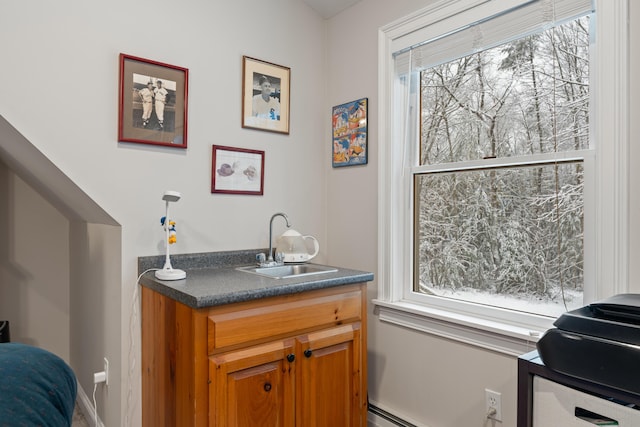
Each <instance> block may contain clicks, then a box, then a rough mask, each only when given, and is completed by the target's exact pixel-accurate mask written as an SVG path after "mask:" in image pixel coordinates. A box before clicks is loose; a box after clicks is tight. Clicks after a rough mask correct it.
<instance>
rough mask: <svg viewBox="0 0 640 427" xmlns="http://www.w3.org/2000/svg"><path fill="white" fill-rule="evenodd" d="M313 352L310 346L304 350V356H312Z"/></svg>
mask: <svg viewBox="0 0 640 427" xmlns="http://www.w3.org/2000/svg"><path fill="white" fill-rule="evenodd" d="M312 354H313V351H312V350H311V349H310V348H308V349H306V350H305V351H304V357H306V358H307V359H308V358H309V357H311V355H312Z"/></svg>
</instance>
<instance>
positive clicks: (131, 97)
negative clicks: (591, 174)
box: [118, 53, 189, 148]
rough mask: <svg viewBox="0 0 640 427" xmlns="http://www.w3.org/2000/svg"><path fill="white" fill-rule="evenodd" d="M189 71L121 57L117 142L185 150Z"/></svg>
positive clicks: (140, 59)
mask: <svg viewBox="0 0 640 427" xmlns="http://www.w3.org/2000/svg"><path fill="white" fill-rule="evenodd" d="M188 87H189V70H188V69H187V68H183V67H178V66H175V65H170V64H165V63H162V62H158V61H152V60H149V59H144V58H139V57H136V56H131V55H126V54H124V53H121V54H120V93H119V109H118V141H119V142H135V143H138V144H152V145H161V146H165V147H174V148H187V110H188V108H187V107H188V102H187V97H188Z"/></svg>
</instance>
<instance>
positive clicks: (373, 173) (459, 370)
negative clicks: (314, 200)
mask: <svg viewBox="0 0 640 427" xmlns="http://www.w3.org/2000/svg"><path fill="white" fill-rule="evenodd" d="M434 2H435V1H432V0H422V1H419V0H395V1H393V2H389V1H386V0H363V1H361V2H359V3H357V4H356V5H354V6H353V7H351V8H349V9H348V10H346V11H345V12H343V13H341V14H339V15H338V16H336V17H334V18H332V19H330V20H329V21H328V29H327V34H328V43H327V49H328V63H329V64H330V65H331V67H330V69H329V74H328V87H329V104H330V105H337V104H340V103H342V102H346V101H350V100H353V99H357V98H360V97H365V96H366V97H369V101H370V105H369V114H370V119H369V132H370V134H369V148H370V153H371V157H370V160H369V161H370V163H369V165H368V166H367V167H365V168H355V167H354V168H342V169H335V170H332V169H331V168H330V167H329V166H327V171H328V172H327V186H328V187H327V193H328V194H329V195H330V196H329V200H328V211H327V224H328V242H329V247H328V254H329V262H330V263H331V264H339V265H349V266H353V267H356V268H361V269H364V270H369V271H374V272H375V271H377V240H376V234H377V230H378V228H377V226H378V225H377V219H378V218H377V195H376V194H377V162H378V159H377V157H376V155H377V148H378V135H377V125H378V107H379V105H378V102H377V101H378V98H377V89H378V81H377V66H378V57H377V32H378V29H379V28H380V27H381V26H383V25H385V24H388V23H391V22H393V21H395V20H397V19H399V18H401V17H403V16H406V15H408V14H410V13H411V12H414V11H416V10H418V9H421V8H423V7H426V6H427V5H429V4H431V3H434ZM629 3H630V4H631V7H632V8H631V12H632V13H631V19H630V22H631V23H632V40H631V49H630V53H631V63H632V66H633V67H634V68H637V67H638V65H639V62H638V61H639V58H640V55H638V49H637V44H638V43H637V40H639V39H638V37H639V35H638V34H637V32H638V26H637V24H636V26H635V27H633V23H637V22H640V21H639V20H638V18H640V12H639V11H638V10H635V9H633V7H634V6H635V7H636V8H637V4H636V2H629ZM632 75H633V73H632ZM632 90H633V93H632V94H631V97H630V99H631V117H635V116H637V114H634V112H635V113H637V112H638V107H639V106H640V103H639V101H638V99H639V98H638V97H637V96H633V94H638V91H639V86H638V83H637V80H636V81H634V82H632ZM632 123H633V125H632V128H631V138H632V140H634V139H637V138H638V136H640V125H639V124H637V120H635V121H634V120H633V119H632ZM328 137H329V136H327V138H328ZM631 154H632V156H631V158H630V159H629V161H630V162H631V164H633V163H634V160H635V162H637V161H638V160H640V151H639V150H638V144H633V152H632V153H631ZM630 170H631V177H630V193H631V194H630V196H631V206H630V212H631V218H632V222H633V225H632V227H631V235H630V248H631V256H630V259H631V261H632V262H631V264H632V265H631V266H629V269H630V277H631V278H632V279H631V280H632V283H631V289H632V290H635V291H636V292H638V291H639V290H640V280H637V279H635V280H634V278H637V277H640V276H639V274H640V267H639V266H638V265H636V264H638V263H634V262H633V260H637V259H638V258H639V256H640V230H639V229H640V225H639V224H640V222H638V221H637V218H636V216H634V213H637V212H639V211H640V209H639V208H640V192H639V191H638V183H640V172H638V168H634V167H631V168H630ZM345 187H348V188H356V189H357V191H350V192H347V191H344V188H345ZM345 218H349V219H350V221H345V220H344V219H345ZM353 224H357V226H353ZM376 285H377V283H373V284H371V285H370V287H369V289H370V292H369V294H370V296H374V295H375V294H376ZM368 333H369V343H368V354H369V398H370V401H371V402H372V403H373V404H375V405H377V406H380V407H381V408H382V409H384V410H387V411H388V412H391V413H393V414H395V415H397V416H400V417H405V418H407V419H409V420H412V421H414V422H416V423H417V424H419V425H427V426H430V427H460V426H482V425H484V421H485V407H484V390H485V388H490V389H493V390H496V391H498V392H501V393H502V411H503V422H502V424H500V425H502V426H505V427H512V426H515V424H516V400H517V390H516V384H517V378H516V372H517V365H516V359H515V358H513V357H509V356H505V355H502V354H498V353H494V352H491V351H487V350H482V349H479V348H476V347H473V346H469V345H466V344H461V343H457V342H454V341H450V340H447V339H443V338H438V337H435V336H431V335H428V334H425V333H420V332H415V331H411V330H408V329H404V328H401V327H398V326H394V325H391V324H386V323H382V322H380V321H379V320H378V318H377V316H376V313H375V309H374V308H373V307H370V317H369V330H368ZM531 348H532V349H533V345H532V346H531ZM496 425H498V424H496Z"/></svg>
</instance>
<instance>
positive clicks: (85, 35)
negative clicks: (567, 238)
mask: <svg viewBox="0 0 640 427" xmlns="http://www.w3.org/2000/svg"><path fill="white" fill-rule="evenodd" d="M430 3H432V1H431V0H394V1H393V2H390V1H388V0H362V1H361V2H359V3H357V4H356V5H355V6H353V7H351V8H349V9H348V10H346V11H345V12H343V13H342V14H340V15H338V16H336V17H334V18H332V19H331V20H329V21H326V22H325V21H322V20H321V19H320V18H319V17H317V16H316V15H315V14H314V13H313V12H312V11H311V10H310V9H309V8H308V7H307V6H306V5H305V4H304V3H303V2H301V1H299V0H272V1H270V2H268V7H265V2H258V1H256V0H240V1H234V2H232V1H227V2H205V1H200V0H185V1H182V2H179V3H176V2H170V1H168V0H158V1H154V2H151V1H148V0H139V1H136V2H127V1H124V0H113V1H111V2H109V3H108V4H107V3H105V4H103V5H100V6H99V7H97V6H96V5H95V4H93V3H92V2H86V1H82V0H64V1H63V2H56V3H51V2H47V1H44V0H36V1H32V2H18V1H14V2H3V4H2V6H0V39H2V40H3V43H1V44H0V57H1V58H2V62H3V67H0V81H1V82H3V86H2V96H1V97H0V116H2V117H4V119H6V120H7V121H8V122H9V123H11V124H12V125H13V126H14V127H15V128H16V129H18V130H19V131H20V132H21V133H22V134H23V135H24V136H25V137H26V139H28V141H29V142H30V143H31V144H33V145H34V146H35V147H37V148H38V149H39V150H40V151H42V153H43V154H44V155H45V156H46V157H47V158H48V159H50V160H51V161H52V162H53V163H54V164H55V165H56V166H57V167H58V168H60V169H61V170H62V172H64V173H65V174H66V175H67V176H68V177H69V178H71V179H72V180H73V182H74V183H75V184H76V185H78V186H79V187H80V189H81V190H83V191H84V192H85V193H86V194H87V195H88V196H89V197H90V198H91V199H92V200H93V201H95V202H96V203H97V204H98V205H99V206H101V207H102V208H103V209H104V210H105V211H106V212H107V213H108V215H110V216H111V217H113V218H114V219H115V221H116V222H117V224H120V226H114V225H97V224H83V223H82V222H77V221H75V220H71V221H70V220H69V219H68V218H65V217H64V215H63V216H60V215H59V213H56V211H57V210H58V209H59V208H60V207H59V206H56V205H55V203H54V206H53V208H51V207H49V206H46V204H43V203H42V200H39V199H38V197H35V196H34V194H33V190H32V189H29V188H26V187H25V186H24V185H22V184H20V183H19V184H11V185H9V186H7V185H6V183H7V182H8V180H9V179H14V178H12V175H13V174H12V173H11V172H8V173H7V172H6V169H5V172H2V168H0V172H2V173H4V175H3V178H2V179H0V185H1V186H2V190H3V191H5V190H6V192H5V193H4V194H2V193H0V215H2V216H0V219H7V218H8V220H7V222H5V224H6V226H5V227H3V228H2V230H6V234H5V236H8V237H9V239H8V241H7V242H5V243H3V244H0V250H1V251H2V252H1V253H0V255H2V257H3V260H2V261H1V262H4V260H5V259H8V257H9V256H10V255H11V253H12V252H11V251H13V250H14V248H15V247H17V246H20V245H23V243H22V242H20V243H18V242H16V241H15V240H14V238H15V237H17V236H16V234H15V232H14V231H13V230H14V228H13V227H14V226H15V227H17V226H18V225H19V224H20V223H21V222H17V223H16V221H17V220H16V218H15V217H16V215H17V216H19V217H21V216H22V215H23V214H25V213H26V212H29V211H32V213H38V214H39V215H37V216H35V217H33V218H32V219H30V220H29V221H31V222H30V224H32V225H33V226H32V227H31V226H28V227H27V229H26V230H25V229H24V227H20V228H21V229H22V230H23V231H22V232H21V234H27V235H28V237H27V238H28V239H29V240H28V242H29V244H28V248H26V250H27V251H31V250H32V249H33V250H34V251H35V249H36V246H38V245H40V246H41V247H42V248H44V249H47V248H48V251H56V250H57V245H56V244H57V243H59V242H62V244H63V245H64V246H66V249H62V250H61V252H62V254H56V257H57V256H61V257H62V258H64V253H65V251H66V253H67V254H68V262H69V265H70V267H68V269H64V268H62V269H60V270H58V271H57V273H56V274H55V281H56V282H58V283H57V284H51V283H50V282H51V280H48V279H42V278H40V279H39V283H38V286H42V285H46V286H42V288H43V290H44V291H45V292H51V291H52V290H55V292H60V293H61V294H62V295H65V293H68V294H67V295H68V296H65V297H64V298H62V297H61V298H62V300H66V298H68V299H69V301H70V302H69V305H70V308H68V311H67V312H63V313H62V315H61V316H59V318H58V319H57V320H56V326H59V325H64V324H65V323H66V322H67V321H68V322H70V323H71V326H70V327H69V335H68V336H67V337H62V338H61V341H60V343H61V344H62V343H64V342H65V340H68V344H64V345H61V348H60V350H59V351H60V352H62V353H63V354H64V353H65V351H66V352H67V354H69V358H70V360H71V363H72V367H74V370H76V372H77V373H78V375H79V381H80V382H81V385H82V386H83V388H84V389H85V390H86V391H91V389H92V384H91V377H90V373H91V371H92V370H99V369H101V368H102V366H101V363H102V357H103V356H104V355H105V354H107V355H108V356H109V358H110V360H111V364H112V375H115V376H116V378H115V381H113V380H112V379H110V386H109V390H108V392H107V393H103V395H99V396H98V399H99V400H98V407H99V414H100V417H101V418H102V419H103V421H105V422H106V424H107V425H138V424H139V417H140V402H139V398H140V376H139V373H138V372H137V369H139V318H137V316H139V312H138V313H137V312H135V311H134V310H133V309H134V307H136V305H135V304H136V292H135V290H136V285H135V279H136V268H137V266H136V261H137V257H138V256H146V255H155V254H160V253H162V250H161V248H162V244H161V241H162V237H163V236H162V232H161V228H160V226H159V225H158V224H159V218H160V216H162V215H163V214H164V205H163V202H162V201H161V195H162V193H163V192H164V191H165V190H166V189H175V190H178V191H181V192H182V194H183V198H182V199H181V200H180V202H178V203H176V204H174V205H173V206H172V210H173V215H174V216H175V218H176V221H177V229H178V239H179V240H178V244H177V245H176V246H175V247H173V249H174V251H175V252H176V253H189V252H201V251H216V250H229V249H244V248H256V247H265V246H266V244H267V236H268V222H269V218H270V216H271V214H272V213H274V212H276V211H284V212H286V213H287V214H288V215H289V217H290V218H291V221H292V222H293V225H294V227H295V228H296V229H298V230H299V231H301V232H304V233H308V234H313V235H315V236H316V237H318V238H319V240H320V245H321V255H320V257H319V260H320V261H327V262H329V263H331V264H336V265H341V266H349V267H353V268H358V269H363V270H369V271H374V272H375V271H377V236H376V233H377V213H376V210H377V161H378V159H377V157H376V156H377V151H376V150H377V119H378V114H377V108H378V103H377V30H378V28H379V27H380V26H382V25H384V24H387V23H389V22H391V21H393V20H395V19H398V18H400V17H402V16H404V15H407V14H409V13H411V12H413V11H415V10H417V9H420V8H422V7H424V6H426V5H428V4H430ZM247 10H249V11H251V12H250V13H247ZM631 18H632V19H631V22H640V21H639V20H638V19H637V18H640V14H639V13H638V11H636V10H634V9H633V5H632V17H631ZM632 30H634V31H632V36H633V40H637V39H638V36H637V35H636V32H637V28H632ZM636 45H637V43H633V42H632V45H631V52H632V57H631V61H632V65H634V66H635V65H638V57H639V55H638V54H636V53H634V52H637V51H638V49H637V46H636ZM121 52H123V53H127V54H131V55H136V56H141V57H145V58H149V59H153V60H157V61H161V62H166V63H170V64H174V65H179V66H183V67H186V68H188V69H189V70H190V82H189V83H190V90H189V135H188V136H189V141H188V144H189V148H188V149H186V150H181V149H170V148H160V147H152V146H143V145H139V144H125V143H118V142H117V129H116V123H117V111H118V106H117V81H118V64H117V58H118V54H119V53H121ZM242 55H248V56H252V57H256V58H261V59H265V60H268V61H270V62H274V63H277V64H281V65H285V66H289V67H291V76H292V77H291V90H292V99H291V109H292V113H291V134H290V135H280V134H273V133H267V132H260V131H254V130H246V129H242V128H241V126H240V92H241V86H240V84H241V82H240V80H241V73H242V71H241V57H242ZM632 89H633V92H634V93H635V94H637V93H638V86H637V84H636V83H635V82H633V84H632ZM360 97H368V98H369V113H370V121H369V124H370V127H369V131H370V134H369V149H370V152H369V154H370V157H369V164H368V165H366V166H361V167H350V168H339V169H333V168H331V163H330V149H331V145H330V144H331V138H330V136H331V135H330V109H331V106H333V105H337V104H339V103H343V102H347V101H351V100H355V99H358V98H360ZM636 99H638V97H634V96H633V94H632V96H631V112H632V116H633V113H634V112H637V111H638V105H639V104H638V102H637V101H636ZM638 126H640V125H637V124H635V123H634V125H632V129H631V131H632V133H631V135H632V138H636V137H637V136H638V135H639V134H640V129H639V128H638ZM2 136H3V135H1V134H0V144H3V143H4V141H3V139H2ZM212 144H222V145H231V146H238V147H244V148H252V149H259V150H265V152H266V175H265V195H264V196H261V197H257V196H255V197H254V196H221V195H212V194H210V174H211V165H210V162H211V145H212ZM0 148H2V147H0ZM634 150H635V151H634V152H633V153H632V157H631V159H630V161H633V160H634V159H638V157H639V156H640V153H639V152H638V151H637V148H634ZM1 152H2V150H0V154H1ZM635 169H637V168H631V170H632V172H631V173H632V184H631V187H630V190H631V193H632V206H631V213H632V214H633V213H634V212H638V208H639V207H640V201H639V200H638V191H637V184H636V183H637V182H638V181H639V179H640V177H639V176H638V173H639V172H637V171H636V170H635ZM5 176H9V177H10V178H5ZM15 189H18V190H19V193H20V194H19V195H15V194H13V193H12V192H14V191H15ZM4 201H7V203H6V204H3V203H4ZM63 211H64V210H63ZM47 219H50V220H51V222H50V223H47V225H49V226H48V227H42V228H41V227H40V224H39V222H43V221H45V220H47ZM22 220H23V219H22V218H20V221H22ZM52 224H53V226H51V225H52ZM637 224H638V222H637V221H635V222H634V227H633V228H632V236H631V241H630V245H631V248H632V251H633V252H632V255H631V259H632V260H634V259H637V258H638V254H640V231H639V230H638V229H639V228H640V226H638V225H637ZM278 227H283V224H278V223H276V224H275V228H276V230H275V232H276V233H277V232H279V231H281V230H282V229H281V228H278ZM59 228H60V229H61V230H66V231H65V233H67V237H64V236H63V235H62V234H64V233H63V232H62V231H61V230H59ZM38 237H39V239H42V240H39V239H38ZM30 253H31V252H30ZM34 253H35V252H34ZM5 257H7V258H5ZM79 260H82V261H79ZM31 262H33V260H32V261H31ZM74 263H79V264H74ZM1 265H2V267H3V270H0V273H1V274H0V280H2V281H3V282H5V283H4V285H6V281H7V280H9V279H12V278H13V275H14V274H16V272H15V271H13V270H9V269H7V265H8V263H6V262H4V264H1ZM45 266H46V260H44V259H42V257H40V259H39V260H38V262H37V263H36V265H33V264H32V266H31V267H29V270H30V271H26V272H24V273H26V274H34V275H35V274H36V273H38V272H39V271H40V270H41V269H42V268H43V267H45ZM634 268H636V269H637V268H640V267H636V266H632V267H630V270H631V272H632V273H634V270H633V269H634ZM635 273H636V274H635V276H637V273H640V271H635ZM20 274H22V273H20ZM38 277H41V276H38ZM632 277H634V276H633V275H632ZM65 280H69V282H70V285H69V288H68V289H67V288H66V287H65V285H64V284H62V283H61V282H64V281H65ZM49 286H50V287H49ZM3 289H7V288H6V286H5V287H3V283H0V291H1V292H3V293H2V294H0V301H5V299H4V295H5V294H4V291H3ZM369 289H370V295H371V296H373V295H375V292H376V284H375V283H373V284H372V285H370V288H369ZM636 289H640V285H639V286H637V287H636ZM56 297H58V295H56ZM98 299H101V300H102V301H101V302H98ZM29 301H31V299H30V300H29ZM52 301H53V300H52ZM56 301H57V300H56ZM0 304H1V303H0ZM61 304H64V301H62V302H61V303H53V302H48V303H47V304H46V306H47V309H51V308H52V307H51V306H55V305H61ZM28 305H29V310H31V307H32V303H31V302H29V304H28ZM34 306H35V303H34ZM4 307H5V306H3V305H0V318H1V317H2V314H3V310H5V308H4ZM63 311H64V310H63ZM15 315H16V316H18V317H16V318H19V316H21V315H22V311H21V312H20V313H18V314H15ZM12 316H13V314H12ZM67 318H68V319H69V320H67ZM41 320H42V323H46V324H47V326H50V325H52V323H51V322H48V321H47V320H46V319H41ZM29 322H33V320H29ZM31 332H32V331H31V330H30V331H29V332H28V334H31ZM33 333H34V334H35V333H36V331H35V330H33ZM37 334H38V335H37V336H35V335H34V338H33V339H34V340H35V341H36V343H44V335H45V334H44V333H42V335H40V332H37ZM132 340H133V341H132ZM47 345H48V344H47ZM65 345H66V346H68V349H65V348H62V347H64V346H65ZM369 356H370V367H369V368H370V369H369V375H370V376H369V396H370V398H371V400H372V401H374V402H375V403H376V404H378V405H380V406H381V407H382V408H383V409H386V410H389V411H390V412H393V413H396V414H398V415H405V416H407V417H408V418H412V419H414V420H416V421H417V422H419V423H423V424H425V425H429V426H431V427H459V426H474V425H482V422H483V416H484V404H483V398H484V388H485V387H489V388H492V389H495V390H497V391H500V392H502V395H503V415H504V419H505V421H504V422H503V424H502V425H504V426H513V425H515V399H516V390H515V381H516V378H515V371H516V367H515V360H514V359H513V358H509V357H505V356H502V355H499V354H496V353H492V352H487V351H483V350H479V349H477V348H474V347H470V346H466V345H462V344H458V343H455V342H451V341H448V340H444V339H440V338H437V337H432V336H428V335H425V334H421V333H416V332H412V331H409V330H405V329H402V328H398V327H395V326H391V325H386V324H381V323H380V322H378V320H377V318H376V316H375V312H374V311H373V308H371V310H370V321H369ZM81 358H82V359H83V361H82V362H81V361H80V359H81ZM114 359H115V360H114ZM94 365H98V366H94ZM477 366H480V367H481V369H478V368H477ZM114 371H115V372H114Z"/></svg>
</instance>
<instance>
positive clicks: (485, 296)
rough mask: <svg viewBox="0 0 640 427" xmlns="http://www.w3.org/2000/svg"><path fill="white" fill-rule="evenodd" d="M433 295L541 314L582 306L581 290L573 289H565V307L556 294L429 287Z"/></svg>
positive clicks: (555, 312)
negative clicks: (550, 296) (516, 294)
mask: <svg viewBox="0 0 640 427" xmlns="http://www.w3.org/2000/svg"><path fill="white" fill-rule="evenodd" d="M429 290H430V291H431V292H433V293H434V294H435V295H438V296H441V297H446V298H453V299H457V300H462V301H468V302H473V303H476V304H483V305H489V306H494V307H502V308H507V309H511V310H516V311H522V312H525V313H533V314H539V315H542V316H550V317H558V316H560V315H561V314H562V313H564V312H566V311H571V310H575V309H577V308H580V307H582V306H584V303H583V298H582V292H577V291H575V290H571V291H565V299H566V304H567V307H566V308H565V306H564V303H563V302H562V298H561V296H560V295H558V296H557V297H556V298H555V299H554V300H551V299H548V300H543V299H540V298H537V297H531V298H529V299H525V298H516V297H514V296H505V295H496V294H489V293H486V292H480V291H477V290H475V289H467V290H462V291H461V290H456V291H455V292H451V291H448V290H442V289H437V290H436V289H433V288H429Z"/></svg>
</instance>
